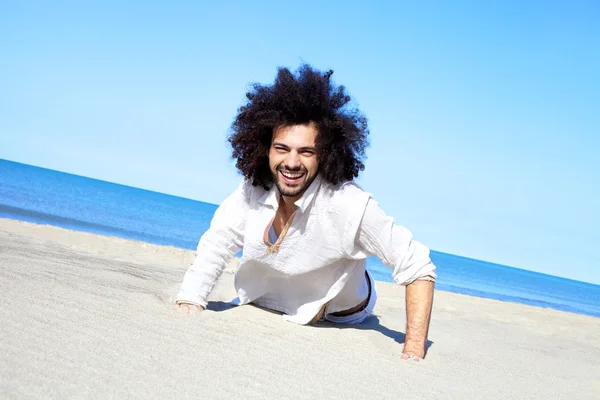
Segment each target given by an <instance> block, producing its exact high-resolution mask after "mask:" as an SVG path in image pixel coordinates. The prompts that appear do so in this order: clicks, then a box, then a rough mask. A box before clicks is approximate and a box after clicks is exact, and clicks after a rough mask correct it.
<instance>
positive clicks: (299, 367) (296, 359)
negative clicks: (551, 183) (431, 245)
mask: <svg viewBox="0 0 600 400" xmlns="http://www.w3.org/2000/svg"><path fill="white" fill-rule="evenodd" d="M192 257H193V254H192V252H191V251H185V250H181V249H176V248H172V247H163V246H156V245H151V244H146V243H140V242H134V241H128V240H123V239H118V238H110V237H103V236H98V235H93V234H88V233H82V232H74V231H69V230H65V229H60V228H56V227H51V226H43V225H35V224H29V223H24V222H18V221H12V220H7V219H0V299H1V302H2V307H1V309H0V318H1V322H0V398H2V399H28V398H31V399H42V398H53V399H68V398H81V399H110V398H119V399H124V398H144V399H188V398H189V399H235V398H244V399H265V398H269V399H271V398H272V399H399V398H410V399H567V398H569V399H571V398H576V399H599V398H600V319H598V318H593V317H588V316H582V315H575V314H569V313H565V312H561V311H555V310H550V309H542V308H535V307H529V306H524V305H520V304H512V303H504V302H500V301H495V300H488V299H480V298H475V297H470V296H464V295H458V294H452V293H445V292H440V291H437V292H436V295H435V304H434V311H433V317H432V321H431V328H430V334H429V339H430V341H431V343H430V347H429V352H428V355H427V357H426V359H425V360H423V361H421V362H414V361H402V360H400V354H401V351H402V344H401V343H402V341H403V332H404V324H405V317H404V316H405V311H404V288H402V287H400V286H397V285H393V284H390V283H382V282H378V286H377V287H378V291H379V301H378V304H377V307H376V308H375V314H376V315H375V316H373V317H371V318H370V319H368V320H367V321H366V322H365V324H364V325H362V326H359V327H346V328H338V327H334V326H332V325H322V326H317V327H313V326H299V325H295V324H292V323H289V322H286V321H284V320H283V318H282V317H281V316H280V315H279V314H276V313H271V312H267V311H264V310H261V309H258V308H256V307H253V306H242V307H235V306H231V305H229V302H230V301H231V300H232V299H233V298H234V297H235V291H234V289H233V270H232V269H233V268H234V265H231V266H230V268H228V270H227V271H226V272H225V273H224V274H223V277H222V278H221V280H220V281H219V283H218V285H217V287H216V288H215V291H214V293H213V295H212V297H211V302H210V304H209V310H207V311H205V312H203V313H201V314H196V315H184V314H180V313H178V312H176V311H174V310H173V309H172V304H173V299H174V296H175V294H176V292H177V289H178V287H179V284H180V282H181V279H182V277H183V274H184V272H185V270H186V268H187V267H188V266H189V264H190V263H191V261H192Z"/></svg>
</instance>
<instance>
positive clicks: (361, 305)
mask: <svg viewBox="0 0 600 400" xmlns="http://www.w3.org/2000/svg"><path fill="white" fill-rule="evenodd" d="M365 278H366V279H367V286H368V287H369V294H368V295H367V298H366V299H364V300H363V301H361V302H360V303H359V304H357V305H356V306H354V307H352V308H349V309H347V310H342V311H337V312H334V313H331V315H332V316H334V317H345V316H347V315H351V314H354V313H357V312H359V311H362V310H364V309H365V307H367V304H369V300H370V299H371V280H370V279H369V276H368V275H367V273H366V272H365ZM330 302H331V301H328V302H327V303H325V304H323V307H321V309H320V310H319V312H318V313H317V315H315V316H314V318H313V319H312V320H311V321H310V322H309V324H310V325H314V324H316V323H317V322H319V320H320V319H321V317H323V314H325V309H326V308H327V306H328V305H329V303H330Z"/></svg>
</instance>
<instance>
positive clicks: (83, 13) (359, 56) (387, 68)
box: [0, 0, 600, 283]
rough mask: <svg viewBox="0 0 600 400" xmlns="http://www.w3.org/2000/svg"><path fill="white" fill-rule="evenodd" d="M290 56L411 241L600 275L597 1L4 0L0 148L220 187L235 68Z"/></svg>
mask: <svg viewBox="0 0 600 400" xmlns="http://www.w3.org/2000/svg"><path fill="white" fill-rule="evenodd" d="M302 62H307V63H309V64H311V65H313V66H314V67H316V68H319V69H323V70H325V69H333V70H334V71H335V73H334V75H333V78H334V79H335V81H336V82H337V83H338V84H343V85H345V86H346V87H347V88H348V91H349V92H350V94H351V95H352V96H353V97H354V98H355V100H356V102H357V104H358V106H359V107H360V108H361V109H362V110H363V111H364V112H365V114H366V115H367V117H368V120H369V124H370V128H371V146H370V147H369V149H368V152H367V156H368V159H367V161H366V170H365V171H364V173H363V174H362V175H361V177H360V178H359V182H360V183H361V184H362V186H363V188H364V189H365V190H367V191H369V192H371V193H372V194H373V196H374V197H375V198H376V199H377V200H378V201H379V203H380V204H381V205H382V207H383V208H384V209H385V210H386V211H387V212H388V214H390V215H393V216H394V217H395V219H396V222H397V223H398V224H401V225H403V226H406V227H407V228H409V229H411V230H412V231H413V233H414V235H415V239H417V240H419V241H422V242H423V243H425V244H426V245H428V246H429V247H430V248H432V249H433V250H438V251H443V252H448V253H453V254H458V255H462V256H467V257H472V258H477V259H481V260H485V261H491V262H496V263H500V264H505V265H510V266H514V267H518V268H524V269H531V270H535V271H540V272H545V273H549V274H553V275H558V276H563V277H569V278H573V279H579V280H584V281H588V282H593V283H600V234H599V233H598V226H599V225H600V211H599V208H600V2H598V1H578V0H565V1H560V2H557V1H471V2H465V1H438V2H430V1H418V2H417V1H413V2H408V1H407V2H402V1H360V2H359V1H306V0H304V1H210V2H209V1H174V2H165V1H161V2H153V1H71V2H63V1H52V2H50V1H39V2H36V1H3V2H2V3H1V4H0V158H4V159H8V160H13V161H19V162H23V163H27V164H33V165H37V166H42V167H46V168H51V169H57V170H60V171H65V172H71V173H75V174H79V175H84V176H89V177H93V178H98V179H103V180H108V181H112V182H118V183H122V184H126V185H131V186H136V187H141V188H145V189H150V190H155V191H160V192H165V193H169V194H174V195H179V196H184V197H189V198H193V199H198V200H202V201H207V202H211V203H219V202H220V201H221V200H223V198H224V197H226V196H227V195H228V194H229V193H230V192H231V191H232V190H233V189H234V188H235V187H236V185H237V184H238V183H239V180H240V177H239V176H238V175H237V173H236V171H235V169H234V167H233V163H232V162H231V160H230V158H229V149H228V147H227V145H226V140H225V139H226V135H227V133H228V129H229V126H230V123H231V121H232V118H233V117H234V115H235V113H236V111H237V109H238V107H239V106H240V105H241V104H242V102H243V101H244V94H245V92H246V89H248V87H249V86H248V85H249V83H251V82H261V83H270V82H272V80H273V78H274V76H275V73H276V68H277V67H278V66H287V67H290V68H293V69H295V68H297V67H298V66H299V65H300V64H301V63H302Z"/></svg>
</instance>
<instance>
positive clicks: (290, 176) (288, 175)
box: [281, 171, 304, 179]
mask: <svg viewBox="0 0 600 400" xmlns="http://www.w3.org/2000/svg"><path fill="white" fill-rule="evenodd" d="M281 175H283V176H285V177H286V178H289V179H297V178H300V177H301V176H302V175H304V174H303V173H299V174H291V173H289V172H283V171H281Z"/></svg>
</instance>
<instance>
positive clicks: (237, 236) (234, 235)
mask: <svg viewBox="0 0 600 400" xmlns="http://www.w3.org/2000/svg"><path fill="white" fill-rule="evenodd" d="M246 200H247V198H246V190H245V185H244V183H242V184H241V185H240V186H239V187H238V188H237V190H236V191H234V192H233V193H232V194H231V195H229V196H228V197H227V198H226V199H225V200H224V201H223V202H222V203H221V205H220V206H219V207H218V208H217V210H216V211H215V214H214V216H213V219H212V221H211V223H210V227H209V228H208V230H207V231H206V232H205V233H204V234H203V235H202V237H201V238H200V241H199V242H198V247H197V251H196V254H197V255H196V259H195V260H194V263H193V264H192V265H191V266H190V267H189V268H188V270H187V271H186V273H185V275H184V277H183V282H182V283H181V286H180V289H179V293H178V294H177V299H176V300H177V301H178V302H179V301H185V302H190V303H194V304H198V305H201V306H202V307H206V305H207V303H208V296H209V294H210V293H211V291H212V290H213V288H214V286H215V284H216V283H217V280H218V279H219V277H220V276H221V274H222V273H223V270H224V269H225V267H226V266H227V264H228V262H229V261H230V260H231V259H232V258H233V256H234V255H235V254H236V253H237V252H239V251H240V250H241V249H242V247H243V243H244V226H245V216H246V209H247V201H246Z"/></svg>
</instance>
